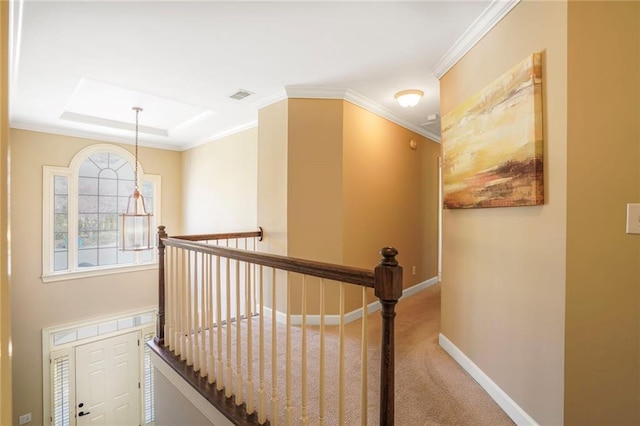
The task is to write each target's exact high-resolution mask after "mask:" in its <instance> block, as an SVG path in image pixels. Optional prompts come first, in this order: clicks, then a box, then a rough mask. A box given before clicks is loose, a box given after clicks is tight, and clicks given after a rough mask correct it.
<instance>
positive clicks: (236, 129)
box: [179, 120, 258, 151]
mask: <svg viewBox="0 0 640 426" xmlns="http://www.w3.org/2000/svg"><path fill="white" fill-rule="evenodd" d="M254 127H258V120H253V121H250V122H248V123H245V124H241V125H239V126H236V127H232V128H231V129H227V130H223V131H222V132H219V133H216V134H214V135H212V136H210V137H208V138H206V139H202V140H200V141H198V142H194V143H188V144H184V145H181V146H180V149H179V150H180V151H187V150H189V149H193V148H196V147H199V146H200V145H205V144H208V143H210V142H215V141H217V140H220V139H222V138H226V137H227V136H231V135H235V134H236V133H240V132H244V131H245V130H249V129H253V128H254Z"/></svg>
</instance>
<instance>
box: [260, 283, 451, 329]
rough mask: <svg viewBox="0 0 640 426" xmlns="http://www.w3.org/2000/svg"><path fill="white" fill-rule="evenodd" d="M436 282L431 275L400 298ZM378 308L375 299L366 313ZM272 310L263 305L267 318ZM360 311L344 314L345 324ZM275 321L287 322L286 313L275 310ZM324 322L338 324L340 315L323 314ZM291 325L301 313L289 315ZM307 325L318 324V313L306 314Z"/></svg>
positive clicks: (298, 318) (297, 321) (296, 321)
mask: <svg viewBox="0 0 640 426" xmlns="http://www.w3.org/2000/svg"><path fill="white" fill-rule="evenodd" d="M438 282H439V280H438V277H433V278H429V279H428V280H426V281H423V282H421V283H418V284H416V285H414V286H411V287H409V288H406V289H404V290H403V291H402V296H400V300H402V299H404V298H406V297H410V296H413V295H414V294H416V293H419V292H420V291H422V290H424V289H426V288H428V287H431V286H432V285H434V284H437V283H438ZM379 310H380V302H379V301H377V300H376V301H374V302H371V303H369V304H368V305H367V315H369V314H371V313H373V312H375V311H379ZM272 312H273V310H272V309H271V308H267V307H266V306H265V307H264V314H265V316H266V317H267V318H271V314H272ZM362 312H363V310H362V308H358V309H354V310H353V311H351V312H347V313H346V314H344V319H345V324H349V323H350V322H353V321H355V320H357V319H360V318H362ZM276 321H277V322H279V323H281V324H285V323H286V322H287V314H286V313H285V312H281V311H276ZM324 323H325V325H339V324H340V315H335V314H332V315H325V316H324ZM291 325H302V315H291ZM307 325H320V315H307Z"/></svg>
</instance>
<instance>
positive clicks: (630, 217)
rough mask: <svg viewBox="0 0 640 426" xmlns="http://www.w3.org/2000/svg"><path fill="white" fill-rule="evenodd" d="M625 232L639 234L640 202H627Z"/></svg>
mask: <svg viewBox="0 0 640 426" xmlns="http://www.w3.org/2000/svg"><path fill="white" fill-rule="evenodd" d="M627 234H640V204H627Z"/></svg>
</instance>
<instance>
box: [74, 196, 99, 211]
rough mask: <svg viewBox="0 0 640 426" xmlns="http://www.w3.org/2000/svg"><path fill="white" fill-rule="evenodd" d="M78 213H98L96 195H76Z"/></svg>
mask: <svg viewBox="0 0 640 426" xmlns="http://www.w3.org/2000/svg"><path fill="white" fill-rule="evenodd" d="M78 213H98V197H92V196H88V195H78Z"/></svg>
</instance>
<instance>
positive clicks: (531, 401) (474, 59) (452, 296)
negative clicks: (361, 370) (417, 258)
mask: <svg viewBox="0 0 640 426" xmlns="http://www.w3.org/2000/svg"><path fill="white" fill-rule="evenodd" d="M533 52H542V54H543V56H542V58H543V71H542V72H543V75H542V77H543V94H542V98H543V117H544V124H543V125H544V156H545V159H544V168H545V175H544V179H545V204H544V205H543V206H538V207H517V208H494V209H473V210H445V211H444V212H443V269H442V333H443V334H444V335H445V336H446V337H447V338H448V339H449V340H451V341H452V342H453V343H454V344H455V345H456V346H457V347H458V348H459V349H460V350H461V351H462V352H464V353H465V354H466V355H467V356H468V357H469V358H470V359H471V360H472V361H473V362H474V363H475V364H476V365H477V366H478V367H479V368H480V369H481V370H482V371H484V372H485V373H486V374H487V375H488V376H489V377H490V378H491V379H492V380H493V381H494V382H495V383H496V384H497V385H498V386H500V387H501V388H502V389H503V390H504V391H505V392H506V393H507V394H508V395H509V396H510V397H511V398H512V399H513V400H514V401H515V402H516V403H517V404H518V405H519V406H520V407H521V408H522V409H524V410H525V411H526V412H527V413H528V414H529V415H531V416H532V417H533V418H534V419H535V420H536V421H537V422H538V423H540V424H544V425H559V424H562V423H563V408H564V380H563V377H564V321H565V275H566V268H565V264H566V230H567V225H566V221H567V218H566V216H567V208H566V197H567V176H566V153H567V142H566V141H567V125H566V117H567V4H566V2H529V1H525V2H522V3H520V4H519V5H517V6H516V7H515V8H514V9H513V10H512V11H511V12H510V13H509V14H508V15H507V16H506V17H505V18H504V19H503V20H502V21H500V23H498V24H497V25H496V26H495V27H494V28H493V29H492V30H491V32H489V33H488V34H487V35H486V36H485V37H484V38H483V39H482V40H481V41H479V42H478V43H477V44H476V45H475V46H474V47H473V48H472V49H471V50H470V51H469V52H468V53H467V54H466V55H465V56H464V57H463V58H462V59H461V60H460V61H459V62H458V63H457V64H456V65H455V66H454V67H453V68H452V69H451V70H449V71H448V72H447V73H446V75H445V76H444V77H443V78H442V79H441V81H440V96H441V113H442V115H445V114H446V113H447V112H449V111H450V110H451V109H453V108H454V107H455V106H457V105H458V104H460V103H461V102H463V101H464V100H466V99H467V98H469V97H470V96H472V95H474V94H475V93H477V92H478V91H480V90H481V89H482V88H483V87H485V86H486V85H487V84H489V83H490V82H492V81H493V80H495V79H496V78H497V77H499V76H500V75H502V74H503V73H504V72H505V71H507V70H509V69H510V68H511V67H512V66H513V65H515V64H517V63H518V62H519V61H521V60H522V59H524V58H525V57H526V56H527V55H530V54H531V53H533Z"/></svg>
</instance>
